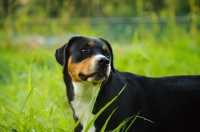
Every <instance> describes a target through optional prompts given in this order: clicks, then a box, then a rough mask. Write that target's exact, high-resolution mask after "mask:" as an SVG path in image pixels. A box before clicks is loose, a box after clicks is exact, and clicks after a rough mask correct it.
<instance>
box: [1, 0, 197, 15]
mask: <svg viewBox="0 0 200 132" xmlns="http://www.w3.org/2000/svg"><path fill="white" fill-rule="evenodd" d="M199 10H200V0H123V1H122V0H109V1H106V0H1V1H0V18H20V17H23V16H27V17H31V18H75V17H129V16H137V15H139V16H140V15H148V14H149V13H152V12H154V13H155V12H156V13H158V14H159V13H160V12H161V11H162V12H163V11H165V12H174V13H175V14H178V15H179V14H183V15H184V14H188V13H190V12H191V11H192V12H195V13H199Z"/></svg>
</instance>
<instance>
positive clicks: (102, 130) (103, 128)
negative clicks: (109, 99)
mask: <svg viewBox="0 0 200 132" xmlns="http://www.w3.org/2000/svg"><path fill="white" fill-rule="evenodd" d="M116 109H117V108H116ZM116 109H114V110H113V111H112V113H111V114H110V116H109V117H108V119H107V120H106V122H105V123H104V125H103V127H102V128H101V131H100V132H105V130H106V126H107V124H108V121H109V120H110V118H111V116H112V115H113V113H114V112H115V110H116Z"/></svg>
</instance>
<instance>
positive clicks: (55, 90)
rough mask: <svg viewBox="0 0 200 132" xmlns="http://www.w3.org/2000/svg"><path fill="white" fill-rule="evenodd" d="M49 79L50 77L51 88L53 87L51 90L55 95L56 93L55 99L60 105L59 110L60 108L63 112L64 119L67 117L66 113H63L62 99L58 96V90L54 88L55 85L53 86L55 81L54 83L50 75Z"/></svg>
mask: <svg viewBox="0 0 200 132" xmlns="http://www.w3.org/2000/svg"><path fill="white" fill-rule="evenodd" d="M50 79H51V84H52V89H53V91H54V93H55V95H56V98H57V101H58V103H59V105H60V108H61V110H62V113H63V115H64V117H65V119H67V117H66V114H65V110H64V106H63V103H62V100H61V98H60V95H59V93H58V90H57V88H56V86H55V83H54V81H53V79H52V78H51V77H50Z"/></svg>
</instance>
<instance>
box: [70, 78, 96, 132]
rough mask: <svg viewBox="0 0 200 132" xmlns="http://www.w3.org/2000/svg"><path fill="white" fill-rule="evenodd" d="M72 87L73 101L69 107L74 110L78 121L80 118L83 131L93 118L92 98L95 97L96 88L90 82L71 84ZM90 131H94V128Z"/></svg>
mask: <svg viewBox="0 0 200 132" xmlns="http://www.w3.org/2000/svg"><path fill="white" fill-rule="evenodd" d="M72 84H73V86H74V100H73V101H71V105H72V107H73V109H74V112H75V115H76V117H78V118H79V119H80V118H81V116H82V119H81V124H82V125H83V130H84V129H85V127H86V126H87V124H88V121H90V120H91V119H92V118H93V116H94V115H93V114H92V108H93V102H92V100H93V99H94V96H95V95H97V92H98V91H97V90H98V89H97V88H96V86H94V85H93V83H92V82H87V81H85V82H72ZM90 131H95V129H94V126H92V127H91V129H90Z"/></svg>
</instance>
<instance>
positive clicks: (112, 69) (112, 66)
mask: <svg viewBox="0 0 200 132" xmlns="http://www.w3.org/2000/svg"><path fill="white" fill-rule="evenodd" d="M100 39H101V40H102V41H104V42H105V43H106V45H107V47H108V49H109V51H110V53H111V71H113V72H115V69H114V65H113V60H114V57H113V51H112V48H111V46H110V44H109V43H108V41H106V40H105V39H102V38H100Z"/></svg>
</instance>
